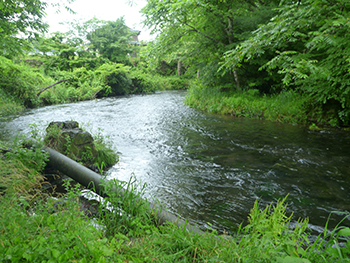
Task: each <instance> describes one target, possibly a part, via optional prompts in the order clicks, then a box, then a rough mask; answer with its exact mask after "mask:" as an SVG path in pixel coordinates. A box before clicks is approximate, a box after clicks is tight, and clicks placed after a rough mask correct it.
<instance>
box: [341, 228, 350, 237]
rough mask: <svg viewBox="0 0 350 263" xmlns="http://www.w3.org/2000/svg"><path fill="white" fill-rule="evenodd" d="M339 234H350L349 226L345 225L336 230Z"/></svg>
mask: <svg viewBox="0 0 350 263" xmlns="http://www.w3.org/2000/svg"><path fill="white" fill-rule="evenodd" d="M338 235H339V236H350V228H349V227H345V228H343V229H340V230H339V232H338Z"/></svg>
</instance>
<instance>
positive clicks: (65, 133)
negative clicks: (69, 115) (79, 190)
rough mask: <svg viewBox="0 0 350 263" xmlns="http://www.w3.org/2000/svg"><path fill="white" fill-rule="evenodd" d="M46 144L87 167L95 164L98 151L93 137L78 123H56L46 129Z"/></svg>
mask: <svg viewBox="0 0 350 263" xmlns="http://www.w3.org/2000/svg"><path fill="white" fill-rule="evenodd" d="M45 144H46V145H47V146H48V147H50V148H52V149H55V150H56V151H58V152H60V153H62V154H65V155H67V156H68V157H69V158H71V159H73V160H75V161H78V162H82V163H84V164H85V165H90V164H93V160H94V159H95V158H96V156H97V151H96V148H95V144H94V139H93V137H92V135H91V134H90V133H89V132H87V131H84V130H82V129H81V128H79V124H78V122H76V121H64V122H60V121H55V122H51V123H50V124H49V126H48V127H47V128H46V137H45Z"/></svg>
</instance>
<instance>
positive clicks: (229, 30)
mask: <svg viewBox="0 0 350 263" xmlns="http://www.w3.org/2000/svg"><path fill="white" fill-rule="evenodd" d="M227 23H228V25H227V28H226V33H227V38H228V42H229V43H230V45H231V44H232V43H233V33H232V32H233V25H232V20H231V18H230V17H228V18H227ZM233 76H234V78H235V82H236V87H237V90H238V91H240V90H241V87H240V85H239V78H238V73H237V69H236V67H234V68H233Z"/></svg>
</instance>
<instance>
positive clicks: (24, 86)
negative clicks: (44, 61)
mask: <svg viewBox="0 0 350 263" xmlns="http://www.w3.org/2000/svg"><path fill="white" fill-rule="evenodd" d="M0 72H2V73H1V75H0V88H1V89H3V90H4V91H5V92H6V93H7V94H9V95H11V96H13V97H15V98H16V99H18V100H19V101H20V102H21V103H22V104H23V105H24V106H25V107H35V106H38V105H39V103H40V100H39V99H38V97H37V95H36V94H37V92H38V91H39V90H41V89H42V88H44V87H46V86H48V85H49V84H50V83H51V82H52V80H51V79H49V78H46V77H44V76H43V75H42V74H40V73H39V72H37V71H36V70H35V69H33V68H31V67H30V66H27V65H24V64H15V63H14V62H12V61H11V60H9V59H7V58H4V57H1V56H0Z"/></svg>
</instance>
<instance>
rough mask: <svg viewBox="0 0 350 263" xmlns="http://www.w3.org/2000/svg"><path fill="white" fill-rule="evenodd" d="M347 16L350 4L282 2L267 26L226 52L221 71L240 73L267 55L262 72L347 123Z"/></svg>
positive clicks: (349, 32)
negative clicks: (237, 69) (223, 69)
mask: <svg viewBox="0 0 350 263" xmlns="http://www.w3.org/2000/svg"><path fill="white" fill-rule="evenodd" d="M349 17H350V2H349V1H344V0H334V1H327V0H305V1H296V2H295V1H284V2H283V5H281V7H280V8H279V13H278V15H277V16H276V17H274V18H273V19H272V20H271V22H270V23H268V24H266V25H263V26H261V27H260V28H259V29H258V30H257V31H255V32H254V35H253V37H252V38H250V39H249V40H247V41H245V42H243V43H241V45H240V46H238V47H237V48H236V49H232V50H231V51H228V52H227V53H226V54H225V63H224V67H225V68H226V69H232V68H237V67H242V68H243V69H244V66H245V65H246V63H247V62H252V61H259V60H260V61H261V57H263V56H266V54H268V60H266V61H264V63H260V67H259V68H260V70H261V71H267V72H269V73H270V74H271V76H276V75H280V76H282V82H283V84H284V86H283V88H284V89H295V90H298V91H300V92H302V93H303V94H306V95H308V96H310V97H311V98H312V99H313V101H314V103H316V104H318V105H321V106H322V105H323V106H322V107H323V108H324V109H326V110H333V111H335V112H336V113H337V114H338V118H339V119H340V120H341V121H343V122H344V123H349V121H350V96H349V94H350V43H349V41H348V39H349V37H350V18H349ZM242 65H243V66H242ZM335 122H336V120H335Z"/></svg>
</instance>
